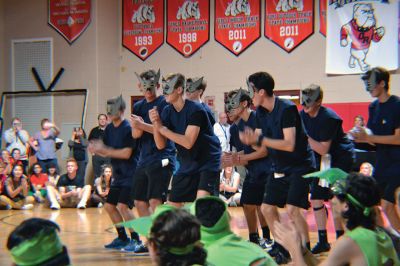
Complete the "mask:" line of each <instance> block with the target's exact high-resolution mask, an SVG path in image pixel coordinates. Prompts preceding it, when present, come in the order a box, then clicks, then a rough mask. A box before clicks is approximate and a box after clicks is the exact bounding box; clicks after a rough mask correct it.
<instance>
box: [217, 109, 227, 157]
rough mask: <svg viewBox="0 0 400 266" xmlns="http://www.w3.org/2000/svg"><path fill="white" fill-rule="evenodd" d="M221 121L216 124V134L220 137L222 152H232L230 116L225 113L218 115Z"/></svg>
mask: <svg viewBox="0 0 400 266" xmlns="http://www.w3.org/2000/svg"><path fill="white" fill-rule="evenodd" d="M218 118H219V121H218V123H215V124H214V134H215V135H216V136H217V137H218V139H219V142H220V143H221V150H222V152H229V151H230V150H231V148H230V145H229V140H230V138H231V136H230V133H229V127H230V126H229V124H228V116H227V115H226V113H225V112H220V113H219V115H218Z"/></svg>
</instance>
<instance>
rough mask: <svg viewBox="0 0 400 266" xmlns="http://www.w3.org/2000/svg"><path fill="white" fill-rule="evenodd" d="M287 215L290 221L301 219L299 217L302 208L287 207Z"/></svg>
mask: <svg viewBox="0 0 400 266" xmlns="http://www.w3.org/2000/svg"><path fill="white" fill-rule="evenodd" d="M287 213H288V216H289V219H290V220H292V221H294V220H296V219H297V218H298V217H299V215H301V213H300V208H299V207H296V206H292V205H287Z"/></svg>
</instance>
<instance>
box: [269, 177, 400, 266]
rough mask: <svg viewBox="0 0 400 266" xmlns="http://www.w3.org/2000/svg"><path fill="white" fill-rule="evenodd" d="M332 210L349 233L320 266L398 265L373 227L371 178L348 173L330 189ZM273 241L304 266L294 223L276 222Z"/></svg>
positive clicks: (388, 241) (386, 241) (387, 240)
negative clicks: (339, 217)
mask: <svg viewBox="0 0 400 266" xmlns="http://www.w3.org/2000/svg"><path fill="white" fill-rule="evenodd" d="M332 192H333V194H334V195H335V197H334V198H333V200H332V203H333V208H334V211H336V212H338V213H340V214H341V216H342V218H343V219H344V221H345V222H346V227H347V229H348V231H347V232H346V233H345V234H344V235H343V236H341V237H340V238H339V239H338V240H337V242H336V243H335V245H334V246H333V248H332V250H331V251H330V252H329V254H328V257H327V258H326V259H325V260H324V261H323V263H322V264H323V265H400V262H399V259H398V257H397V254H396V251H395V249H394V246H393V242H392V240H391V238H390V237H389V235H388V234H386V232H385V231H384V230H383V229H381V228H380V227H378V226H376V213H375V208H374V206H377V205H378V204H379V203H380V200H381V198H380V193H379V188H378V186H377V184H376V182H375V180H374V179H373V178H372V177H368V176H364V175H362V174H350V175H349V176H348V177H347V178H346V179H345V180H341V181H339V182H337V183H336V184H335V185H334V186H333V187H332ZM275 232H276V241H278V242H279V243H281V244H282V245H283V246H284V247H285V248H287V249H288V250H289V252H290V254H291V256H292V260H293V264H294V265H298V266H300V265H307V264H306V263H305V260H304V258H303V254H304V253H303V250H302V249H304V248H302V243H301V240H300V235H299V234H298V232H296V229H295V227H294V226H293V224H288V225H283V224H280V223H278V222H276V223H275Z"/></svg>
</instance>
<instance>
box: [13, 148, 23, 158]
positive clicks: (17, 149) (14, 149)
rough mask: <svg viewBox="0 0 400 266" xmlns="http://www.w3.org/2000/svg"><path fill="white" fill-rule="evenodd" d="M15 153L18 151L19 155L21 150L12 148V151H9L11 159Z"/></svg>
mask: <svg viewBox="0 0 400 266" xmlns="http://www.w3.org/2000/svg"><path fill="white" fill-rule="evenodd" d="M15 151H19V152H20V153H21V150H20V149H18V148H14V149H12V150H11V157H12V156H13V154H14V152H15Z"/></svg>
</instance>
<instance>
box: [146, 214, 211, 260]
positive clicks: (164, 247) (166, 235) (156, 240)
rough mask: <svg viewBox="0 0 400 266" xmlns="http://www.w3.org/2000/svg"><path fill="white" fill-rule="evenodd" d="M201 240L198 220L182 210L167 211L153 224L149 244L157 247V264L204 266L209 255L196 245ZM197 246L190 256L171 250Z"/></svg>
mask: <svg viewBox="0 0 400 266" xmlns="http://www.w3.org/2000/svg"><path fill="white" fill-rule="evenodd" d="M199 240H200V223H199V222H198V221H197V220H196V218H195V217H194V216H193V215H191V214H189V213H188V212H187V211H185V210H182V209H176V210H173V211H166V212H165V213H162V214H160V215H159V216H158V217H157V218H156V219H155V220H154V222H153V226H152V227H151V230H150V237H149V242H150V243H151V244H153V245H154V246H155V249H156V252H157V264H158V265H161V266H175V265H182V266H186V265H193V264H199V265H204V264H205V262H206V257H207V253H206V251H205V250H204V249H203V248H202V247H201V246H197V245H196V244H195V243H196V242H197V241H199ZM192 244H195V246H194V248H193V250H192V251H191V252H189V253H188V254H184V255H176V254H172V253H170V252H169V249H170V248H172V247H174V248H184V247H187V246H188V245H192Z"/></svg>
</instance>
